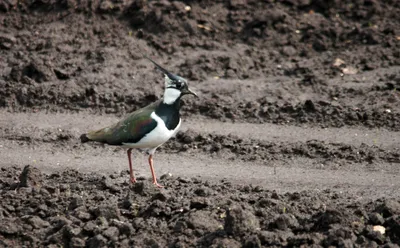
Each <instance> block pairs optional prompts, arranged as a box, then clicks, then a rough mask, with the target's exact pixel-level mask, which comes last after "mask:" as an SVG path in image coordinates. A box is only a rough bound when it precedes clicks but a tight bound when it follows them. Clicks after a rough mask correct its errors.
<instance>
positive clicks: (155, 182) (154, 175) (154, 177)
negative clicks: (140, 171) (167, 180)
mask: <svg viewBox="0 0 400 248" xmlns="http://www.w3.org/2000/svg"><path fill="white" fill-rule="evenodd" d="M149 165H150V170H151V175H152V177H153V184H154V185H156V186H157V187H159V188H163V187H164V186H162V185H160V184H158V183H157V177H156V173H155V172H154V167H153V155H150V156H149Z"/></svg>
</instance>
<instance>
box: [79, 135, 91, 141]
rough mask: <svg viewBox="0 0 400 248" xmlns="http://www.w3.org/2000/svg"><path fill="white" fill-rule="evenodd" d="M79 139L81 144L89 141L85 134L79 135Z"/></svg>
mask: <svg viewBox="0 0 400 248" xmlns="http://www.w3.org/2000/svg"><path fill="white" fill-rule="evenodd" d="M80 139H81V142H82V143H86V142H88V141H90V139H89V138H88V136H87V135H86V134H85V133H84V134H82V135H81V137H80Z"/></svg>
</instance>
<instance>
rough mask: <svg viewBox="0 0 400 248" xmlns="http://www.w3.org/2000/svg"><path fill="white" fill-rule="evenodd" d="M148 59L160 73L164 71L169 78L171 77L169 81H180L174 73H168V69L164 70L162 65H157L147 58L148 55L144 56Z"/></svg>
mask: <svg viewBox="0 0 400 248" xmlns="http://www.w3.org/2000/svg"><path fill="white" fill-rule="evenodd" d="M143 56H144V57H145V58H146V59H148V60H150V61H151V62H152V63H153V64H154V65H155V66H156V67H157V68H158V69H159V70H160V71H162V72H163V73H164V74H165V75H167V77H169V79H171V80H173V81H178V80H179V79H178V78H177V77H176V76H175V75H174V74H172V73H170V72H169V71H167V70H166V69H164V68H162V67H161V65H159V64H157V63H156V62H154V61H153V60H152V59H151V58H149V57H147V56H146V55H143Z"/></svg>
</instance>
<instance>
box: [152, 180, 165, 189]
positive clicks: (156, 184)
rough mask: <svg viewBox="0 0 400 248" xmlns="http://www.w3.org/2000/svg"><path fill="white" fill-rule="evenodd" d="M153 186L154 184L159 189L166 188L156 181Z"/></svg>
mask: <svg viewBox="0 0 400 248" xmlns="http://www.w3.org/2000/svg"><path fill="white" fill-rule="evenodd" d="M153 184H154V185H155V186H156V187H157V188H164V186H162V185H161V184H158V183H157V181H154V182H153Z"/></svg>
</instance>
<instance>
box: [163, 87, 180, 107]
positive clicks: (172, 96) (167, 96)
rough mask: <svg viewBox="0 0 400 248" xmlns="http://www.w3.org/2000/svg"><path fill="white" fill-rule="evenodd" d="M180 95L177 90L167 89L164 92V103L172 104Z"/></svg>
mask: <svg viewBox="0 0 400 248" xmlns="http://www.w3.org/2000/svg"><path fill="white" fill-rule="evenodd" d="M180 95H181V92H180V91H179V90H177V89H172V88H167V89H165V92H164V103H166V104H172V103H174V102H175V101H176V99H178V98H179V97H180Z"/></svg>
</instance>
